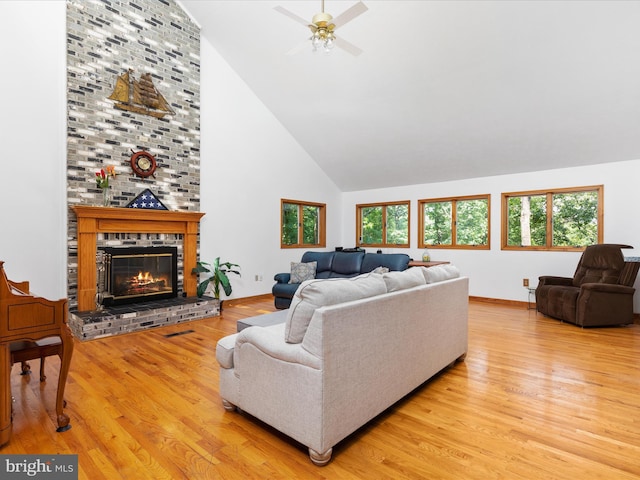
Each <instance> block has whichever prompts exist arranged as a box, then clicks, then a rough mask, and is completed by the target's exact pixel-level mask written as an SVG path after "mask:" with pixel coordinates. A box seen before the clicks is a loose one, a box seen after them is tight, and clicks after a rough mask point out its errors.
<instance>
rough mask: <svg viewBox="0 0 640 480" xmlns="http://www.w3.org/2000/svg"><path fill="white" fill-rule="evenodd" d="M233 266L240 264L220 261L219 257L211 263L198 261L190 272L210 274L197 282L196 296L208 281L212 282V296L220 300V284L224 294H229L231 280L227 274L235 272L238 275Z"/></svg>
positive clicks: (206, 286) (201, 292) (203, 292)
mask: <svg viewBox="0 0 640 480" xmlns="http://www.w3.org/2000/svg"><path fill="white" fill-rule="evenodd" d="M233 267H238V268H240V265H238V264H237V263H231V262H220V257H217V258H216V259H215V260H214V261H213V265H212V264H210V263H207V262H198V263H197V266H196V267H195V268H194V269H193V270H191V273H195V274H197V275H198V276H199V275H200V274H201V273H210V274H212V275H210V276H207V278H205V279H204V280H203V281H202V282H200V283H199V284H198V290H197V295H198V297H202V296H203V295H204V294H205V292H206V291H207V288H208V287H209V283H213V297H214V298H216V299H218V300H220V285H222V289H223V290H224V293H225V295H227V296H229V295H231V281H230V280H229V277H228V276H227V274H228V273H235V274H238V275H240V272H239V271H238V270H234V269H233Z"/></svg>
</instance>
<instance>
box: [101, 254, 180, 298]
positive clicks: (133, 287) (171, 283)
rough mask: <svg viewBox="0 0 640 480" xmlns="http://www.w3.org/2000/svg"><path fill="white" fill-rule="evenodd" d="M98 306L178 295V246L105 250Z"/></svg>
mask: <svg viewBox="0 0 640 480" xmlns="http://www.w3.org/2000/svg"><path fill="white" fill-rule="evenodd" d="M100 251H101V253H102V254H103V255H102V261H101V262H99V264H98V272H99V276H98V278H99V281H100V283H101V288H100V289H99V290H100V291H101V292H102V293H99V297H100V298H99V299H98V303H100V304H101V305H104V306H110V305H123V304H129V303H138V302H147V301H150V300H161V299H165V298H173V297H176V296H177V295H178V288H177V284H178V268H177V264H178V249H177V247H117V248H116V247H102V248H100Z"/></svg>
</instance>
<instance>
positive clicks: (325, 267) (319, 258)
mask: <svg viewBox="0 0 640 480" xmlns="http://www.w3.org/2000/svg"><path fill="white" fill-rule="evenodd" d="M334 255H335V252H314V251H310V252H304V253H303V254H302V258H301V259H300V261H301V262H318V266H317V267H316V277H315V278H329V274H330V273H331V265H332V264H333V256H334Z"/></svg>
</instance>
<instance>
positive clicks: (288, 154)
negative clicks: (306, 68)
mask: <svg viewBox="0 0 640 480" xmlns="http://www.w3.org/2000/svg"><path fill="white" fill-rule="evenodd" d="M200 53H201V57H202V58H201V89H200V92H201V101H202V112H201V114H202V116H201V124H200V127H201V135H202V137H201V144H200V146H201V178H200V185H201V187H200V192H201V209H202V211H203V212H206V215H205V217H204V218H203V220H202V223H201V245H200V257H201V260H203V261H207V262H211V261H213V259H214V258H215V257H217V256H220V257H221V260H222V261H230V262H233V263H238V264H240V265H241V267H242V278H237V277H236V276H234V277H235V278H232V279H231V280H232V286H233V288H234V290H233V294H232V297H247V296H253V295H259V294H263V293H270V292H271V287H272V286H273V283H274V282H273V276H274V275H275V274H276V273H278V272H286V271H289V262H290V261H299V260H300V257H301V256H302V253H303V252H304V251H305V250H304V249H284V250H283V249H280V199H281V198H288V199H293V200H304V201H310V202H320V203H326V204H327V232H328V234H327V247H328V248H330V249H331V248H333V247H334V246H335V245H338V244H339V240H340V236H341V235H340V234H341V232H340V228H341V216H340V208H341V203H340V202H341V194H340V191H339V190H338V188H337V187H336V186H335V184H334V183H333V182H332V181H331V180H329V178H328V177H327V176H326V175H325V174H324V172H323V171H322V170H320V168H319V167H318V165H317V164H316V163H315V162H314V161H313V160H312V159H311V158H310V157H309V155H308V154H307V153H306V152H305V151H304V150H303V149H302V148H301V147H300V145H299V144H298V143H297V142H296V141H295V140H294V139H293V137H291V135H290V134H289V132H288V131H287V130H285V129H284V127H283V126H282V125H281V124H280V123H279V122H278V121H277V120H276V119H275V117H274V116H273V115H272V114H271V112H270V111H269V110H267V108H266V107H265V106H264V105H263V104H262V103H261V102H260V101H259V100H258V98H257V97H256V96H255V95H254V94H253V92H252V91H251V90H250V89H249V87H248V86H247V85H246V84H245V83H244V82H243V81H242V80H241V79H240V78H239V77H238V75H237V74H236V73H235V72H234V71H233V70H232V69H231V68H230V67H229V65H228V64H227V63H226V62H225V61H224V60H223V59H222V57H220V55H219V54H218V53H217V52H216V50H215V49H214V48H213V47H212V46H211V45H210V44H209V43H207V42H206V41H205V40H203V41H202V45H201V52H200ZM256 275H261V276H262V281H258V282H257V281H255V276H256Z"/></svg>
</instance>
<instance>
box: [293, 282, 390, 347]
mask: <svg viewBox="0 0 640 480" xmlns="http://www.w3.org/2000/svg"><path fill="white" fill-rule="evenodd" d="M386 291H387V287H386V285H385V283H384V280H383V279H382V276H381V275H377V274H375V273H368V274H364V275H358V276H357V277H352V278H334V279H327V280H317V279H316V280H308V281H306V282H304V283H302V285H300V287H298V290H296V293H295V295H294V296H293V300H292V301H291V307H289V312H288V314H287V321H286V325H285V332H284V338H285V341H286V342H288V343H300V342H302V339H303V338H304V334H305V333H306V331H307V327H308V326H309V322H310V321H311V317H312V316H313V313H314V312H315V311H316V309H317V308H319V307H323V306H326V305H336V304H338V303H344V302H349V301H352V300H359V299H361V298H368V297H373V296H375V295H381V294H383V293H386Z"/></svg>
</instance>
